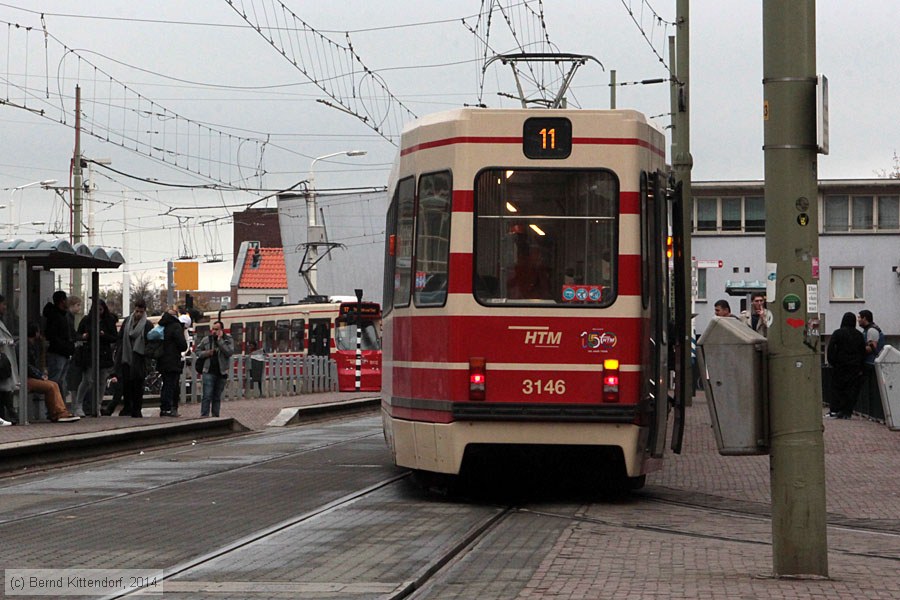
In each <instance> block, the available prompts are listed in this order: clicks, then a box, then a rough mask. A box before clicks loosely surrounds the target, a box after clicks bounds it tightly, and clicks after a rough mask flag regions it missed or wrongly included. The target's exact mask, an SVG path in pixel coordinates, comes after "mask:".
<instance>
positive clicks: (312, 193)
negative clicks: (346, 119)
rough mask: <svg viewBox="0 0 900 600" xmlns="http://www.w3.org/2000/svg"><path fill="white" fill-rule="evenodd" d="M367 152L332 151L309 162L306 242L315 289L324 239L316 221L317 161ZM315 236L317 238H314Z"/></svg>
mask: <svg viewBox="0 0 900 600" xmlns="http://www.w3.org/2000/svg"><path fill="white" fill-rule="evenodd" d="M366 154H367V152H366V151H365V150H343V151H341V152H332V153H331V154H326V155H324V156H317V157H316V158H314V159H312V162H311V163H309V177H307V190H308V191H307V195H306V214H307V222H308V227H307V229H306V243H307V244H309V245H308V246H307V248H308V249H309V251H308V256H309V259H310V264H311V265H312V267H311V268H310V270H309V281H310V283H311V284H312V287H313V289H315V288H316V271H317V269H316V259H317V258H318V256H319V252H318V248H317V247H316V245H315V244H316V243H317V242H321V241H324V240H323V239H321V238H322V236H321V235H320V234H318V233H317V232H318V223H317V221H316V218H317V217H316V212H317V210H318V209H317V208H316V171H315V168H316V163H317V162H318V161H320V160H325V159H326V158H332V157H335V156H341V155H345V156H365V155H366ZM313 238H315V239H313Z"/></svg>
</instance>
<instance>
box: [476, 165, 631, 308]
mask: <svg viewBox="0 0 900 600" xmlns="http://www.w3.org/2000/svg"><path fill="white" fill-rule="evenodd" d="M618 199H619V183H618V179H617V177H616V176H615V174H614V173H612V172H610V171H605V170H595V171H586V170H577V171H576V170H549V169H542V170H536V169H535V170H512V169H509V170H507V169H487V170H484V171H482V172H480V173H479V174H478V176H477V177H476V180H475V257H474V260H475V275H474V293H475V297H476V299H477V300H478V301H479V302H481V303H483V304H488V305H491V304H501V303H510V304H528V305H557V304H564V305H574V306H609V305H610V304H612V303H613V301H614V300H615V297H616V293H617V288H616V276H617V273H616V270H617V264H618V210H619V202H618Z"/></svg>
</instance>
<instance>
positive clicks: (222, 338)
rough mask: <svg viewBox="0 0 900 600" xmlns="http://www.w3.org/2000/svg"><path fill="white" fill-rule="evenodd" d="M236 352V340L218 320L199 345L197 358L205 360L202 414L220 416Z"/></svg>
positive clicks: (202, 370)
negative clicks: (233, 355) (229, 371)
mask: <svg viewBox="0 0 900 600" xmlns="http://www.w3.org/2000/svg"><path fill="white" fill-rule="evenodd" d="M232 354H234V340H233V339H231V336H230V335H228V334H227V333H225V325H223V324H222V321H216V322H215V323H213V324H212V326H211V327H210V328H209V335H208V336H206V337H204V338H203V340H202V341H201V342H200V345H199V346H198V347H197V358H198V359H200V360H202V361H203V367H202V368H201V372H202V373H203V399H202V400H201V401H200V416H201V417H208V416H209V414H210V409H212V416H214V417H218V416H219V408H220V406H221V404H222V392H223V391H224V390H225V382H226V381H228V369H229V366H230V365H231V355H232Z"/></svg>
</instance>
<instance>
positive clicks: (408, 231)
mask: <svg viewBox="0 0 900 600" xmlns="http://www.w3.org/2000/svg"><path fill="white" fill-rule="evenodd" d="M415 200H416V196H415V181H414V179H413V178H412V177H409V178H407V179H404V180H403V181H401V182H400V183H399V184H398V186H397V228H396V230H397V234H396V236H395V245H394V261H395V262H394V281H393V287H394V298H393V300H394V306H395V307H397V306H409V295H410V287H411V286H410V279H411V273H412V259H413V231H414V229H415V212H414V207H415Z"/></svg>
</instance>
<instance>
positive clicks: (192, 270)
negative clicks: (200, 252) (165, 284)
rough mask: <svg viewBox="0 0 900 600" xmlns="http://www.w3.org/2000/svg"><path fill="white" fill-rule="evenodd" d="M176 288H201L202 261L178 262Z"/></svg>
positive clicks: (189, 289) (190, 289)
mask: <svg viewBox="0 0 900 600" xmlns="http://www.w3.org/2000/svg"><path fill="white" fill-rule="evenodd" d="M174 269H175V289H176V290H180V291H195V290H198V289H200V263H198V262H197V261H185V262H176V263H175V266H174Z"/></svg>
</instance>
